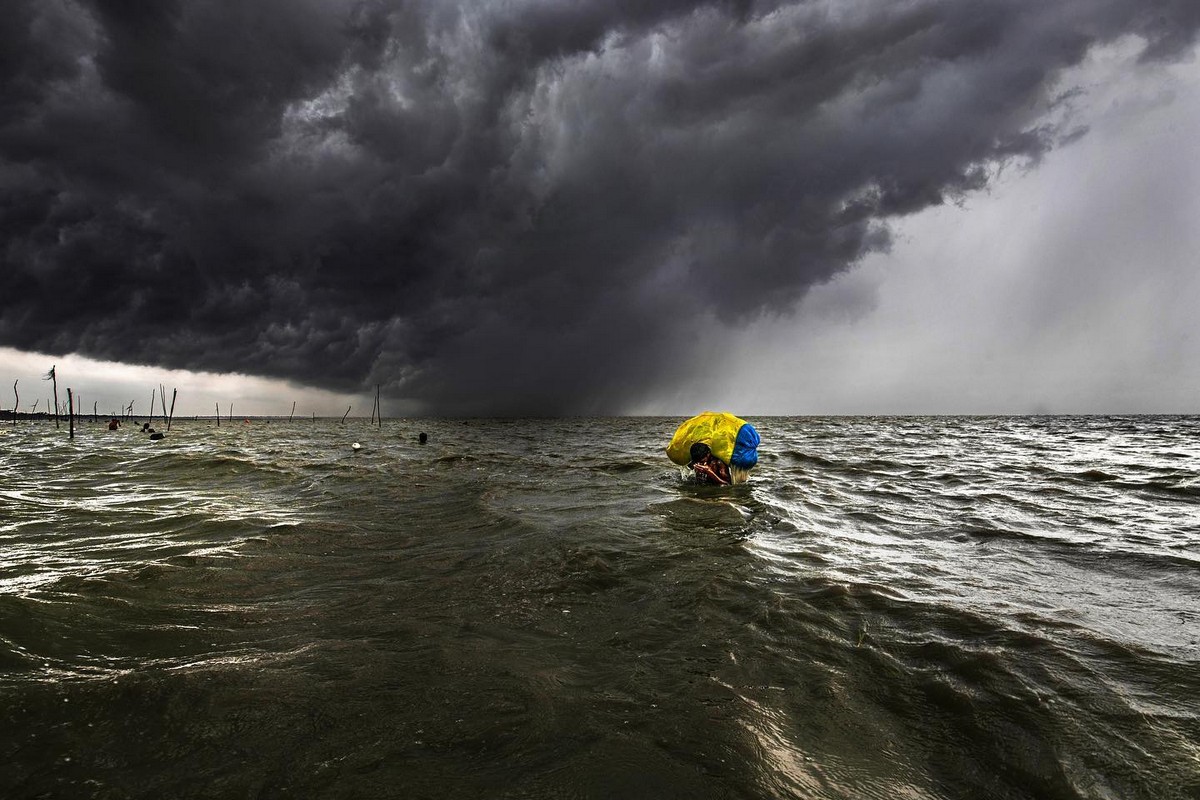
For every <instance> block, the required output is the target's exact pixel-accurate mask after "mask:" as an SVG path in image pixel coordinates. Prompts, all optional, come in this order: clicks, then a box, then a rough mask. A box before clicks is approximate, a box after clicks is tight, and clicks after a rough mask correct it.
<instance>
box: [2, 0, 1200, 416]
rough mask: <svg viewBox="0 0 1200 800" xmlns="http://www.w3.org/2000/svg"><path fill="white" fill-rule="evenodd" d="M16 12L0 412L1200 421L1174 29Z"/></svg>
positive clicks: (1192, 196) (673, 13)
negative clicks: (1034, 416)
mask: <svg viewBox="0 0 1200 800" xmlns="http://www.w3.org/2000/svg"><path fill="white" fill-rule="evenodd" d="M9 6H11V7H12V8H11V9H10V10H7V11H6V14H5V15H4V16H3V17H2V18H0V237H2V238H0V406H3V407H5V408H11V407H12V404H13V392H12V381H13V380H18V379H19V381H20V383H19V391H20V394H21V408H22V410H29V409H30V408H31V406H32V404H33V402H34V400H35V399H39V398H44V397H47V396H48V393H47V392H46V391H45V389H46V386H47V384H43V383H39V381H38V379H39V378H40V376H41V374H42V373H44V372H45V371H46V370H47V369H49V367H50V365H51V364H52V363H53V364H57V365H58V372H59V375H60V376H61V381H60V386H62V385H63V382H65V383H66V384H68V385H71V386H73V387H74V388H75V390H76V391H78V392H79V393H81V395H82V396H83V401H84V407H85V408H87V409H89V410H90V408H91V407H92V403H93V402H95V403H98V404H99V406H100V411H101V413H105V412H106V410H109V409H115V408H118V407H120V406H122V405H125V404H127V403H128V402H129V401H130V400H135V401H136V402H137V407H138V408H144V406H145V405H146V403H148V401H149V392H150V388H151V387H153V386H157V385H158V384H159V383H164V384H166V385H167V386H168V389H170V388H174V387H176V386H177V387H178V388H179V390H180V395H181V397H180V404H181V405H180V409H181V410H180V411H178V412H177V413H183V414H194V413H211V411H212V407H213V404H214V402H218V401H219V402H220V403H221V404H222V406H223V407H225V406H227V405H228V404H229V403H230V402H233V403H234V404H235V411H237V412H239V413H244V414H264V413H273V414H284V415H286V414H287V413H288V412H289V411H290V408H291V403H292V401H293V400H295V401H296V402H297V413H298V414H305V415H307V414H309V413H313V412H315V413H318V414H338V415H340V414H341V413H342V412H343V411H344V410H345V407H346V405H348V404H351V403H354V404H355V405H357V406H358V407H359V409H360V411H361V412H362V413H364V414H367V413H369V411H370V400H369V399H368V398H369V396H370V395H373V391H374V388H373V387H374V386H375V384H377V383H380V384H383V387H384V388H383V393H384V397H385V400H386V405H385V411H387V412H388V413H391V414H398V415H399V414H406V415H411V414H418V413H430V414H461V413H478V414H509V413H665V414H683V413H692V412H694V411H698V410H702V409H704V408H726V409H729V410H733V411H735V412H738V413H741V414H743V415H753V414H789V413H796V414H803V413H958V412H964V413H991V412H1011V413H1027V412H1047V411H1048V412H1061V413H1068V412H1137V411H1142V412H1155V411H1164V412H1196V411H1198V410H1200V408H1198V406H1200V335H1197V329H1198V327H1200V326H1198V325H1197V323H1196V319H1195V317H1196V312H1195V309H1196V308H1197V307H1200V277H1198V273H1200V270H1198V269H1197V267H1198V266H1200V264H1198V263H1197V261H1198V259H1197V256H1196V254H1197V253H1200V234H1197V232H1196V228H1197V225H1196V224H1195V220H1197V219H1200V192H1197V190H1196V188H1195V187H1196V186H1198V185H1200V166H1198V165H1200V137H1198V136H1197V135H1196V132H1197V131H1200V63H1198V59H1197V49H1196V34H1197V28H1198V27H1200V4H1197V3H1195V2H1194V0H1161V1H1160V2H1147V0H1136V1H1135V0H1059V1H1058V2H1055V3H1046V2H1044V0H1005V1H1004V2H972V3H963V2H957V1H955V0H914V1H913V2H893V1H890V0H887V1H885V0H879V1H878V2H870V1H863V2H847V1H846V0H838V1H837V2H832V1H831V2H797V3H786V2H753V0H744V1H742V2H737V1H735V0H723V1H721V2H685V1H684V0H663V1H662V2H657V3H642V2H623V1H622V0H603V1H601V0H597V2H549V1H548V0H506V1H505V2H473V3H464V4H461V5H460V4H455V3H449V2H433V0H429V2H400V0H395V1H392V0H379V1H378V2H369V1H368V2H350V0H259V2H253V3H246V2H233V1H232V0H228V1H227V2H204V1H203V0H199V1H198V0H192V1H190V2H186V3H184V2H170V1H169V0H154V1H153V2H150V1H149V0H148V1H147V2H131V1H130V0H88V1H87V2H84V1H82V0H80V1H79V2H72V1H71V0H52V1H48V0H27V1H26V0H15V2H10V3H9ZM114 362H115V363H114ZM139 365H141V366H139ZM246 376H259V377H246ZM142 395H145V397H144V398H143V397H142ZM42 402H43V403H44V402H45V401H44V399H42Z"/></svg>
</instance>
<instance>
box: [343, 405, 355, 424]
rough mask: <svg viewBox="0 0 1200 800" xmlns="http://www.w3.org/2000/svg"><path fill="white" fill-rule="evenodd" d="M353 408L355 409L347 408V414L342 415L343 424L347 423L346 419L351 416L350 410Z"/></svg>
mask: <svg viewBox="0 0 1200 800" xmlns="http://www.w3.org/2000/svg"><path fill="white" fill-rule="evenodd" d="M352 408H354V406H346V413H345V414H342V422H345V421H346V417H348V416H350V409H352Z"/></svg>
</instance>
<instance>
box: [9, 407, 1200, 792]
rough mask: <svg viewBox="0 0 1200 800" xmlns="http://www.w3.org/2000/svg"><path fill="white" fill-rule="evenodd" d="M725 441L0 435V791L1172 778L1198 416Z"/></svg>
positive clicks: (371, 431) (818, 425) (1176, 769)
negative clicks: (740, 468) (758, 455)
mask: <svg viewBox="0 0 1200 800" xmlns="http://www.w3.org/2000/svg"><path fill="white" fill-rule="evenodd" d="M754 421H755V423H756V424H757V425H758V427H759V430H760V432H761V433H762V435H763V441H764V445H763V450H762V460H761V462H760V465H759V467H758V468H757V469H756V470H755V472H754V477H753V479H752V480H751V482H750V483H749V484H745V485H741V486H736V487H727V488H717V487H705V486H698V485H695V484H693V483H688V482H686V481H684V480H682V479H681V476H680V473H679V470H678V469H677V468H676V467H675V466H674V465H672V464H671V463H670V462H669V461H667V460H666V458H665V456H664V455H663V450H662V448H663V447H665V444H666V441H667V440H668V439H669V437H670V433H671V431H672V430H673V426H674V423H675V422H676V421H675V420H665V419H615V420H411V421H405V420H389V421H387V422H385V423H384V425H383V426H382V428H379V427H368V426H366V424H365V423H363V422H361V421H359V422H355V421H349V422H347V423H346V424H339V423H337V422H336V421H327V420H325V421H317V422H311V421H305V422H304V423H303V424H301V423H293V424H286V423H280V422H274V423H272V424H269V425H268V424H265V423H260V424H254V425H243V426H233V427H229V426H226V427H222V428H219V429H217V428H214V427H211V426H209V425H207V424H204V423H199V422H184V423H182V424H178V425H177V427H173V430H172V431H171V433H170V434H169V435H168V437H167V438H166V439H164V440H162V441H160V442H150V441H148V440H147V439H145V438H143V437H142V436H141V435H140V434H138V433H137V432H135V431H130V430H121V431H115V432H109V431H107V430H101V429H100V426H89V425H84V426H82V428H81V429H80V431H79V433H78V435H77V438H76V440H75V441H74V442H73V443H72V442H69V441H67V440H66V438H65V431H55V430H54V428H53V427H52V426H46V425H45V424H40V425H30V424H23V425H18V426H14V427H13V428H11V429H9V430H8V431H7V432H6V434H5V436H4V437H3V440H2V441H0V693H2V696H0V731H3V733H0V757H2V758H3V759H4V762H5V763H6V764H8V765H10V768H9V769H8V770H7V771H6V772H4V773H3V774H0V795H4V796H13V797H23V796H71V797H74V796H137V797H142V796H145V797H149V796H155V797H157V796H164V795H166V796H225V795H245V794H258V795H262V796H272V795H284V794H292V795H306V796H347V797H350V796H396V795H397V793H398V792H400V791H401V790H400V789H399V788H398V787H403V792H402V793H403V794H404V796H412V797H481V798H482V797H499V796H520V797H571V796H576V797H596V796H604V797H611V796H620V797H667V796H670V797H682V796H686V797H689V798H703V797H713V798H716V797H815V796H819V797H845V798H863V797H879V798H884V797H888V798H890V797H896V796H906V797H920V798H959V797H1004V798H1046V797H1063V798H1143V797H1144V798H1155V800H1158V798H1168V800H1171V799H1173V798H1186V797H1194V796H1197V794H1198V793H1200V717H1198V714H1197V710H1196V706H1195V698H1196V697H1197V696H1200V678H1198V677H1197V676H1200V669H1198V667H1200V643H1198V638H1200V634H1198V633H1197V631H1200V588H1198V587H1200V497H1198V491H1197V487H1200V466H1198V465H1200V436H1198V435H1197V434H1198V433H1200V419H1197V418H1194V417H1111V418H1105V417H1080V418H1073V417H1072V418H1068V417H1031V418H979V417H973V418H897V419H893V418H795V419H790V418H789V419H785V418H780V419H763V420H754ZM417 432H426V433H428V435H429V444H428V445H424V446H422V445H420V444H418V443H417V440H416V434H417ZM353 442H358V443H359V444H360V445H361V447H360V449H358V450H354V449H352V448H351V447H350V445H351V443H353ZM197 776H203V779H202V780H200V781H198V779H197Z"/></svg>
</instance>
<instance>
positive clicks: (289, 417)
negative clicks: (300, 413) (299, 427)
mask: <svg viewBox="0 0 1200 800" xmlns="http://www.w3.org/2000/svg"><path fill="white" fill-rule="evenodd" d="M294 416H296V401H295V400H293V401H292V413H291V414H288V422H291V421H292V417H294Z"/></svg>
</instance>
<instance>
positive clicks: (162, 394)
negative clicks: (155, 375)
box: [158, 383, 170, 423]
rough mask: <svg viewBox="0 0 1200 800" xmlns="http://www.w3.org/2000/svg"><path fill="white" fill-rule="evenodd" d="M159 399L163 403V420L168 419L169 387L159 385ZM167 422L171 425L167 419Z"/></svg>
mask: <svg viewBox="0 0 1200 800" xmlns="http://www.w3.org/2000/svg"><path fill="white" fill-rule="evenodd" d="M158 399H159V400H161V401H162V407H163V419H167V417H168V414H167V387H165V386H163V385H162V384H161V383H160V384H159V385H158ZM167 422H168V423H170V420H169V419H167Z"/></svg>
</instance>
